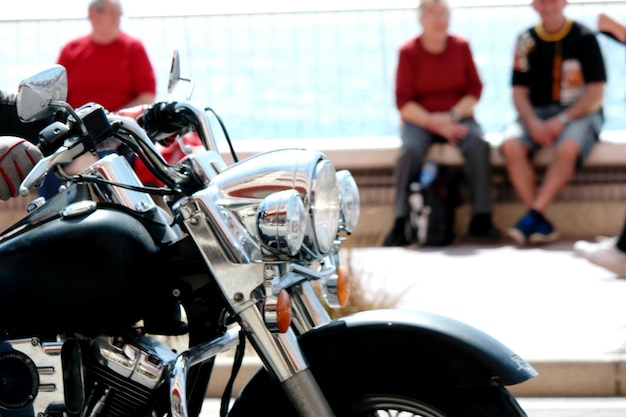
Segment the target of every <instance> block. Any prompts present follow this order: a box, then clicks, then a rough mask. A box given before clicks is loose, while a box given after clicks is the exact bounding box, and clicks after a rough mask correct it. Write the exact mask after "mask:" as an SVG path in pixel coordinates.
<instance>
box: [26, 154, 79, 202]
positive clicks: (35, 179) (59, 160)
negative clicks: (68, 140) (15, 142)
mask: <svg viewBox="0 0 626 417" xmlns="http://www.w3.org/2000/svg"><path fill="white" fill-rule="evenodd" d="M84 150H85V146H84V145H83V144H82V143H78V144H75V145H73V146H71V147H69V148H68V147H67V146H65V145H63V146H61V147H60V148H59V149H57V150H56V151H55V152H54V153H53V154H52V155H48V156H46V157H44V158H42V159H40V160H39V161H38V162H37V164H35V166H34V167H33V169H31V170H30V172H29V173H28V174H27V175H26V177H24V180H23V181H22V183H21V184H20V195H21V196H23V197H26V196H28V194H30V191H31V190H32V189H34V188H35V187H37V186H38V185H39V184H41V181H42V180H43V179H44V178H45V176H46V174H47V173H48V172H49V171H50V170H51V169H52V168H54V167H55V166H57V165H64V164H68V163H70V162H72V161H73V160H74V159H75V158H76V157H77V156H79V155H81V154H83V153H84Z"/></svg>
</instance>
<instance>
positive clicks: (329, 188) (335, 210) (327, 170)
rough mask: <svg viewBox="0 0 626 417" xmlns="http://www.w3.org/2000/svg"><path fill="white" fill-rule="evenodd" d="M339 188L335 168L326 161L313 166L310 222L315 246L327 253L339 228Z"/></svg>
mask: <svg viewBox="0 0 626 417" xmlns="http://www.w3.org/2000/svg"><path fill="white" fill-rule="evenodd" d="M339 212H340V209H339V188H338V185H337V177H336V175H335V167H334V166H333V164H332V163H331V162H330V161H329V160H328V159H320V160H319V161H318V163H317V165H316V166H315V171H314V174H313V182H312V187H311V222H312V225H313V232H314V235H315V243H316V244H315V246H316V248H317V249H318V251H319V252H320V253H323V254H324V253H327V252H328V251H329V250H330V249H331V248H332V247H333V245H334V242H335V239H336V238H337V231H338V228H339Z"/></svg>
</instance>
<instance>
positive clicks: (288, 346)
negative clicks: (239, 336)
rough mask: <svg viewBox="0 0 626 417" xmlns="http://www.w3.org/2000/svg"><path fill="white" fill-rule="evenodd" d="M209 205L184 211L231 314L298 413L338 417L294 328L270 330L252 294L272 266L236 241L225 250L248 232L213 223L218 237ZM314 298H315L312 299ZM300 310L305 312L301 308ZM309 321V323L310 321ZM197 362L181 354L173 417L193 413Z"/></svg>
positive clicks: (172, 390)
mask: <svg viewBox="0 0 626 417" xmlns="http://www.w3.org/2000/svg"><path fill="white" fill-rule="evenodd" d="M206 203H207V201H206V200H204V201H199V200H196V201H195V204H192V205H189V206H187V207H186V209H188V210H189V209H190V210H189V211H187V212H186V213H185V214H186V215H185V225H186V229H187V231H188V232H189V234H190V235H191V237H192V238H193V239H194V241H195V242H196V244H197V246H198V248H199V249H200V252H201V253H202V256H203V257H204V259H205V262H206V264H207V266H208V267H209V269H210V270H211V273H212V275H213V277H214V278H215V281H216V282H217V284H218V285H219V287H220V289H221V291H222V293H223V294H224V298H225V299H226V300H227V302H228V303H229V304H230V307H231V311H232V313H233V314H234V315H235V317H237V321H238V322H239V324H240V326H241V328H242V329H243V330H244V331H245V333H246V336H247V337H248V339H249V340H250V342H251V343H252V345H253V346H254V348H255V349H256V351H257V353H258V355H259V358H260V359H261V361H262V362H263V364H264V365H265V367H266V368H267V370H268V371H269V372H270V374H272V375H273V376H274V377H275V379H276V380H277V381H278V382H279V383H280V385H281V387H282V388H283V389H284V391H285V392H286V394H287V395H288V397H289V399H290V400H291V402H292V403H293V405H294V407H295V409H296V410H297V411H298V413H299V414H300V415H301V416H302V417H307V416H312V415H314V416H321V417H333V416H334V413H333V411H332V410H331V408H330V405H329V404H328V401H327V400H326V398H325V397H324V394H323V393H322V391H321V389H320V387H319V385H318V384H317V382H316V381H315V378H314V377H313V375H312V373H311V371H310V370H309V368H308V364H307V363H306V361H305V359H304V356H303V354H302V351H301V349H300V345H299V344H298V340H297V339H296V335H295V333H294V331H293V330H292V329H291V328H290V329H288V330H287V331H286V332H285V333H273V332H271V331H270V330H269V329H268V326H267V325H266V323H265V320H264V318H263V315H262V314H261V311H260V310H259V308H258V299H256V298H255V296H253V294H255V293H256V290H257V288H259V287H260V286H262V285H264V284H265V285H267V281H268V279H267V268H266V267H265V265H263V264H260V263H254V262H251V261H250V259H248V258H247V255H246V251H245V250H243V249H242V248H241V247H237V246H234V245H233V246H232V247H230V248H224V246H222V242H229V243H232V242H237V239H236V238H235V235H236V234H238V233H240V232H243V231H239V230H232V229H229V230H226V229H221V230H219V226H220V225H216V224H213V225H212V226H213V227H216V226H217V227H218V231H217V232H218V234H220V235H222V236H223V237H224V238H225V239H222V240H221V241H220V240H218V239H217V238H216V236H215V234H214V233H213V231H212V230H214V229H213V227H211V226H209V224H208V222H207V218H219V216H216V214H217V213H213V216H206V215H205V214H204V213H206V212H212V211H214V210H216V207H215V206H213V205H212V204H206ZM199 206H203V207H199ZM231 227H232V224H231ZM246 249H247V248H246ZM226 251H228V254H227V253H226ZM232 259H234V260H235V261H236V262H233V261H232ZM297 286H302V287H307V286H310V284H308V283H307V282H306V281H305V282H304V283H303V284H297ZM305 292H306V294H305V293H304V292H303V295H302V296H297V297H296V299H305V298H309V297H312V296H313V295H312V294H313V293H314V292H312V290H311V291H309V290H306V291H305ZM309 301H311V302H313V300H309ZM317 302H318V303H319V301H317ZM296 304H299V302H296ZM297 314H298V315H300V314H299V313H298V312H297ZM306 321H309V323H310V320H308V319H307V320H306ZM308 326H309V327H310V326H312V324H309V325H308ZM205 354H206V352H204V354H199V355H195V357H196V363H197V361H199V360H202V359H203V358H206V357H208V356H205ZM192 362H193V361H190V360H189V358H188V357H187V356H186V354H185V353H183V354H181V355H179V360H178V361H177V363H176V366H175V371H174V374H173V376H172V378H171V381H170V400H171V411H172V415H173V416H180V417H186V416H187V415H188V414H187V411H186V410H187V407H186V404H187V401H188V399H187V395H186V392H185V391H186V390H185V384H186V381H185V377H186V375H187V371H188V369H189V367H190V366H192V365H193V363H192Z"/></svg>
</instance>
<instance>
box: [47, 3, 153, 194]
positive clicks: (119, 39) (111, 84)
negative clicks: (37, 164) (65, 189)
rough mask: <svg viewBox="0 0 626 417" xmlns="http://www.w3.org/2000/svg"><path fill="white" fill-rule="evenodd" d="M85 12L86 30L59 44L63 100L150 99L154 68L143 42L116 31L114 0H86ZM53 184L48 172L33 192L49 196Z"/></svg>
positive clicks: (76, 103) (77, 165)
mask: <svg viewBox="0 0 626 417" xmlns="http://www.w3.org/2000/svg"><path fill="white" fill-rule="evenodd" d="M88 12H89V21H90V22H91V27H92V30H91V33H90V34H88V35H84V36H81V37H78V38H76V39H73V40H71V41H69V42H68V43H67V44H65V46H63V48H62V49H61V52H60V54H59V58H58V60H57V62H58V63H59V64H61V65H63V66H64V67H65V69H66V70H67V78H68V95H67V102H68V103H69V104H70V105H71V106H72V107H75V108H76V107H80V106H82V105H83V104H86V103H89V102H96V103H98V104H100V105H102V107H104V108H105V109H107V110H109V111H111V112H115V111H118V110H120V109H122V108H130V107H133V106H136V105H139V104H151V103H153V102H154V99H155V96H156V76H155V73H154V69H153V67H152V64H151V63H150V60H149V58H148V54H147V52H146V49H145V47H144V45H143V43H142V42H141V41H140V40H138V39H136V38H133V37H131V36H129V35H128V34H126V33H124V32H123V31H122V30H121V29H120V20H121V17H122V6H121V4H120V2H119V0H91V1H90V3H89V7H88ZM93 161H94V158H93V157H92V156H91V155H89V154H87V155H85V156H84V157H81V159H80V162H79V160H77V161H74V162H73V163H72V164H71V166H68V167H66V172H68V173H77V172H79V171H80V170H81V169H82V168H83V167H85V166H87V165H89V164H90V163H91V162H93ZM59 186H60V183H59V181H58V179H57V178H56V177H54V176H53V175H48V176H47V177H46V181H45V182H44V185H43V186H42V187H41V188H40V189H39V194H40V195H42V196H44V197H46V198H49V197H51V196H52V195H54V194H56V193H57V191H58V188H59Z"/></svg>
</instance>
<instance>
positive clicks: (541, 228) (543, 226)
mask: <svg viewBox="0 0 626 417" xmlns="http://www.w3.org/2000/svg"><path fill="white" fill-rule="evenodd" d="M558 238H559V234H558V233H557V232H556V231H555V230H554V227H552V224H550V222H549V221H547V220H546V219H539V221H538V222H537V224H536V226H535V230H533V232H532V233H531V234H530V236H529V237H528V243H530V244H531V245H539V244H542V243H550V242H554V241H555V240H557V239H558Z"/></svg>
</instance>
